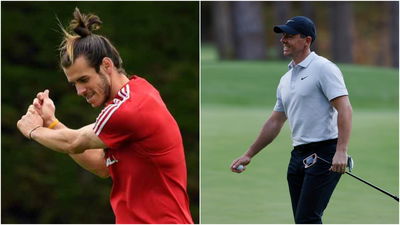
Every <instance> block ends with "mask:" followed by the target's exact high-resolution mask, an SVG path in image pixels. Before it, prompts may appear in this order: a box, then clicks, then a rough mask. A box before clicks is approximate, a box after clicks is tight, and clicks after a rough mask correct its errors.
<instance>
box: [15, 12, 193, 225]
mask: <svg viewBox="0 0 400 225" xmlns="http://www.w3.org/2000/svg"><path fill="white" fill-rule="evenodd" d="M101 23H102V22H101V21H100V19H99V17H98V16H96V15H92V14H89V15H85V14H81V13H80V12H79V10H78V9H77V8H76V9H75V11H74V19H73V20H72V21H71V22H70V26H69V29H68V30H65V29H63V28H62V31H63V33H64V40H63V41H62V43H61V45H60V65H61V67H62V69H63V71H64V73H65V75H66V77H67V80H68V82H69V83H70V84H72V85H73V86H75V88H76V91H77V94H78V95H80V96H82V97H84V98H85V99H86V101H87V102H88V103H89V104H90V105H91V106H92V107H104V108H103V110H102V111H101V113H100V114H99V115H98V117H97V119H96V122H95V123H93V124H90V125H87V126H84V127H82V128H80V129H76V130H75V129H70V128H68V127H66V126H65V125H64V124H62V123H61V122H60V121H58V120H57V118H56V117H55V106H54V103H53V101H52V100H51V98H50V97H49V90H45V91H44V92H40V93H38V94H37V96H36V98H35V99H34V101H33V104H32V105H30V106H29V109H28V111H27V113H26V114H25V115H24V116H22V118H21V119H20V120H19V121H18V123H17V126H18V129H19V130H20V131H21V133H22V134H23V135H25V136H26V137H27V138H29V139H31V140H34V141H36V142H38V143H40V144H42V145H43V146H45V147H47V148H49V149H51V150H54V151H57V152H61V153H66V154H69V155H70V156H71V157H72V159H73V160H74V161H75V162H77V163H78V164H79V165H80V166H82V167H83V168H85V169H86V170H88V171H90V172H92V173H94V174H96V175H98V176H100V177H103V178H107V177H111V178H112V180H113V188H112V192H111V196H110V202H111V206H112V209H113V211H114V214H115V219H116V223H154V224H168V223H179V224H187V223H193V220H192V217H191V215H190V211H189V199H188V195H187V190H186V186H187V173H186V163H185V155H184V149H183V143H182V137H181V134H180V131H179V127H178V124H177V123H176V121H175V119H174V118H173V116H172V115H171V114H170V112H169V111H168V109H167V107H166V105H165V104H164V102H163V100H162V99H161V96H160V94H159V92H158V91H157V90H156V89H155V88H154V87H153V86H152V85H151V84H150V83H148V82H147V81H146V80H145V79H143V78H141V77H139V76H136V75H135V76H132V77H131V78H128V77H127V74H126V72H125V70H124V69H123V67H122V60H121V57H120V56H119V53H118V51H117V50H116V49H115V47H114V46H113V45H112V44H111V42H110V41H109V40H108V39H107V38H105V37H104V36H101V35H97V34H94V33H93V31H95V30H97V29H99V28H100V25H101Z"/></svg>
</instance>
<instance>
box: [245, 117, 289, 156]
mask: <svg viewBox="0 0 400 225" xmlns="http://www.w3.org/2000/svg"><path fill="white" fill-rule="evenodd" d="M275 113H276V112H275ZM285 120H286V118H283V117H282V116H277V114H275V115H274V114H273V115H272V116H271V117H270V118H269V119H268V120H267V122H265V124H264V126H263V128H262V129H261V132H260V134H259V135H258V137H257V139H256V141H255V142H254V143H253V144H252V145H251V146H250V148H249V149H248V150H247V152H246V153H245V155H246V156H248V157H250V158H252V157H253V156H255V155H256V154H257V153H258V152H260V151H261V150H262V149H263V148H265V147H266V146H267V145H269V144H270V143H271V142H272V141H273V140H274V139H275V138H276V136H278V134H279V132H280V130H281V128H282V126H283V124H284V122H285Z"/></svg>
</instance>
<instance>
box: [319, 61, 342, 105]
mask: <svg viewBox="0 0 400 225" xmlns="http://www.w3.org/2000/svg"><path fill="white" fill-rule="evenodd" d="M320 85H321V88H322V91H323V93H324V95H325V96H326V97H327V98H328V100H329V101H331V100H332V99H334V98H336V97H340V96H344V95H348V91H347V88H346V85H345V83H344V79H343V75H342V72H341V71H340V70H339V68H338V67H337V66H336V65H335V64H333V63H331V62H329V63H325V64H324V65H323V66H322V68H321V72H320Z"/></svg>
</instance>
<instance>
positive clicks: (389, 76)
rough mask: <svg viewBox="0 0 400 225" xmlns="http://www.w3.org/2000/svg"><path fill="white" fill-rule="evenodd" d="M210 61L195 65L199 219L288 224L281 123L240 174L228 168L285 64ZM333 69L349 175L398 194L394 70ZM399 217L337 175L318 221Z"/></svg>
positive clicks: (264, 110) (268, 103) (270, 100)
mask: <svg viewBox="0 0 400 225" xmlns="http://www.w3.org/2000/svg"><path fill="white" fill-rule="evenodd" d="M206 53H207V52H206ZM207 54H208V53H207ZM205 55H206V54H205ZM211 56H212V54H209V55H208V56H206V57H204V55H202V60H203V62H202V67H201V68H202V73H201V205H200V207H201V222H202V223H228V224H234V223H245V224H249V223H250V224H251V223H293V216H292V211H291V205H290V198H289V192H288V187H287V182H286V170H287V164H288V161H289V157H290V151H291V139H290V131H289V128H288V125H287V124H286V125H285V126H284V128H283V130H282V131H281V133H280V135H279V136H278V137H277V138H276V140H275V141H274V142H273V143H272V144H271V145H270V146H268V147H267V148H266V149H264V150H263V151H262V152H260V153H259V154H258V155H257V156H256V157H255V158H254V159H253V161H252V163H251V165H249V167H248V168H247V170H246V171H245V172H244V173H242V174H234V173H232V172H230V170H229V165H230V163H231V162H232V160H233V159H235V158H236V157H238V156H240V155H241V154H243V152H244V151H245V150H246V149H247V148H248V147H249V145H250V144H251V143H252V142H253V141H254V139H255V138H256V136H257V135H258V132H259V130H260V129H261V126H262V125H263V123H264V122H265V120H266V119H267V118H268V116H269V115H270V113H271V111H272V109H273V106H274V104H275V91H276V86H277V84H278V82H279V78H280V76H281V75H282V74H283V73H284V72H286V70H287V64H288V62H232V61H226V62H217V61H215V60H213V59H212V57H211ZM339 67H340V68H341V70H342V72H343V74H344V76H345V81H346V84H347V87H348V89H349V92H350V99H351V103H352V105H353V111H354V113H353V132H352V136H351V141H350V146H349V154H350V155H352V156H353V158H354V160H355V168H354V171H353V172H354V174H356V175H358V176H360V177H362V178H364V179H366V180H368V181H370V182H371V183H373V184H375V185H378V186H379V187H381V188H383V189H385V190H387V191H389V192H391V193H393V194H396V195H398V189H399V186H398V183H399V179H398V178H399V173H398V171H399V167H398V161H399V160H398V159H399V152H398V149H399V146H398V137H399V132H398V122H399V121H398V74H397V73H398V72H397V70H394V69H388V68H376V67H361V66H354V65H339ZM398 212H399V205H398V203H397V202H396V201H394V200H393V199H391V198H390V197H387V196H386V195H384V194H382V193H380V192H378V191H376V190H374V189H372V188H371V187H369V186H367V185H365V184H363V183H361V182H359V181H357V180H355V179H354V178H351V177H350V176H348V175H344V176H343V177H342V179H341V181H340V183H339V185H338V187H337V188H336V190H335V192H334V194H333V196H332V198H331V201H330V203H329V205H328V208H327V209H326V210H325V214H324V217H323V221H324V222H325V223H399V213H398Z"/></svg>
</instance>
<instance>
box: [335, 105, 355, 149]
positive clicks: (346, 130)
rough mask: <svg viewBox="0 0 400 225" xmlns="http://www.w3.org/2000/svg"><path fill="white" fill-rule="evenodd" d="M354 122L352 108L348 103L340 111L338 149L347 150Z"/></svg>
mask: <svg viewBox="0 0 400 225" xmlns="http://www.w3.org/2000/svg"><path fill="white" fill-rule="evenodd" d="M351 124H352V109H351V106H350V105H348V106H346V107H343V109H341V110H340V111H339V112H338V132H339V134H338V143H337V150H338V151H344V152H347V149H348V145H349V141H350V133H351Z"/></svg>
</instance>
